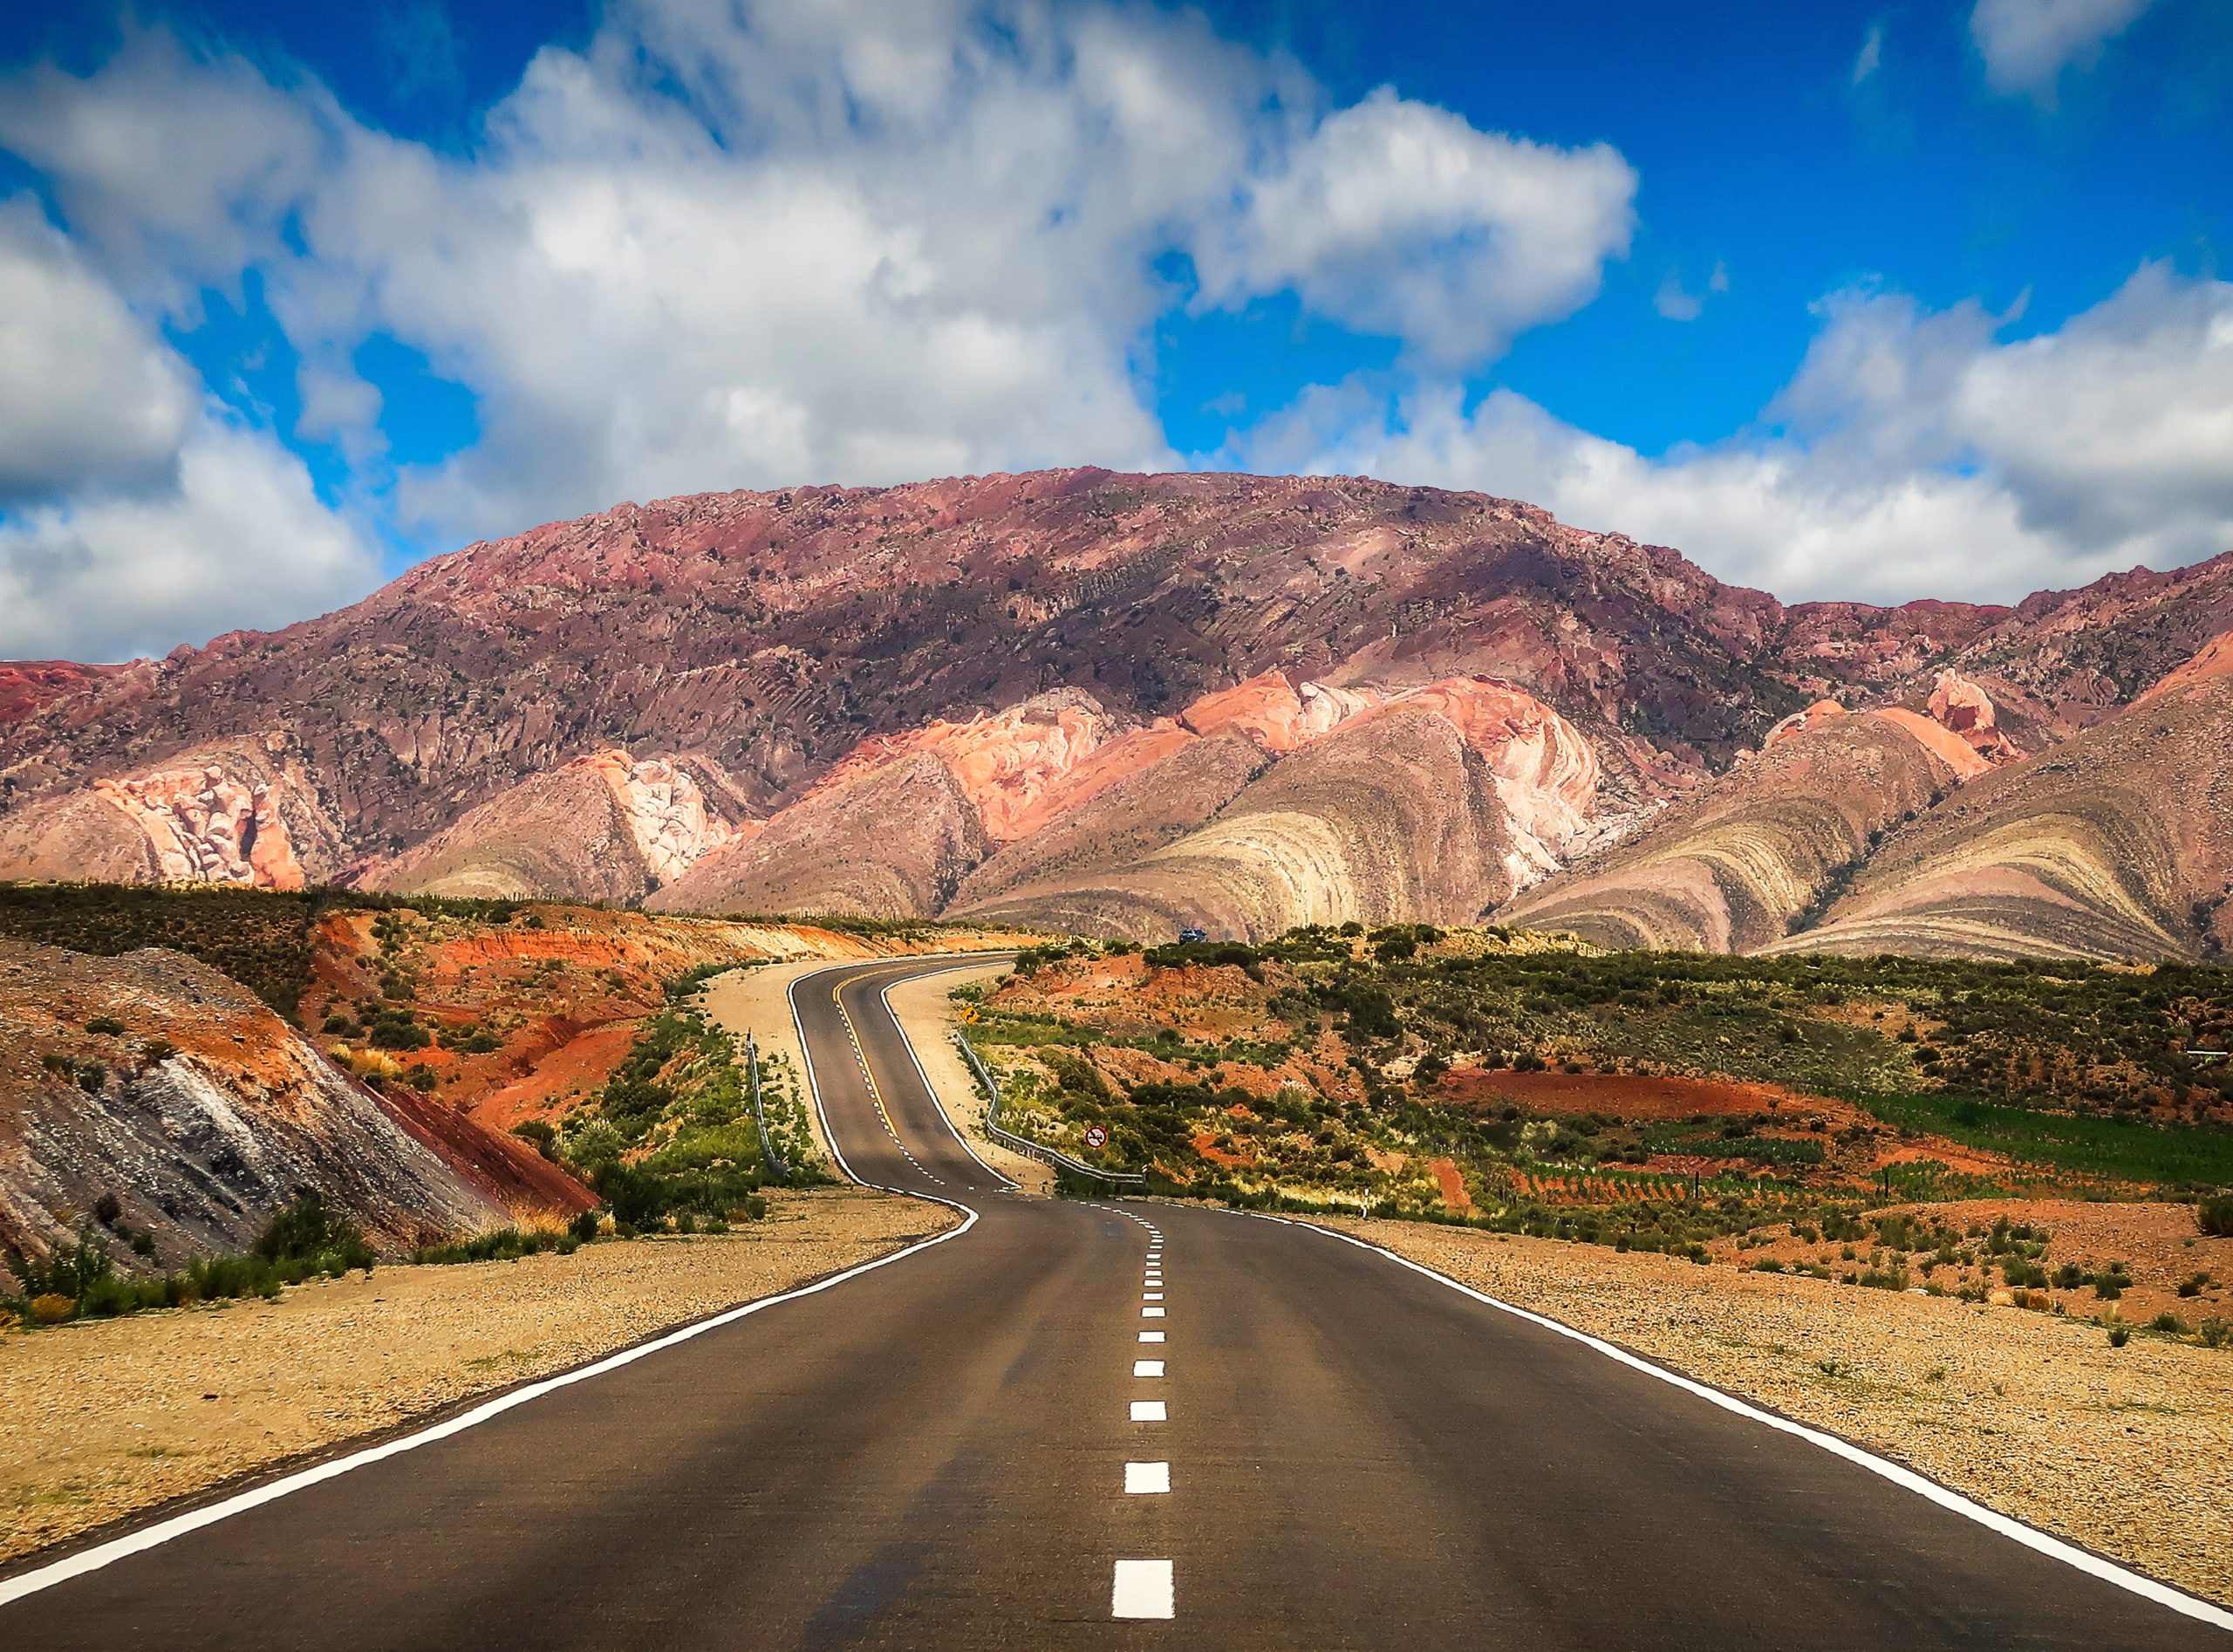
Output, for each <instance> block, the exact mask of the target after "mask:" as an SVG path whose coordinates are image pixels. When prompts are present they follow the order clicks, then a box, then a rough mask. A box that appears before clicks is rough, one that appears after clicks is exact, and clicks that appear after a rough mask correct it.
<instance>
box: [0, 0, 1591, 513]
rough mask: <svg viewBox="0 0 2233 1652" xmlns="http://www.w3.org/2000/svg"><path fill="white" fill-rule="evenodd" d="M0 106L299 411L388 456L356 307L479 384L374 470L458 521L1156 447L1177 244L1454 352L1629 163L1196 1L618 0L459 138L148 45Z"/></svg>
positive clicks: (1561, 263)
mask: <svg viewBox="0 0 2233 1652" xmlns="http://www.w3.org/2000/svg"><path fill="white" fill-rule="evenodd" d="M13 90H14V91H15V92H19V93H21V94H22V95H20V96H16V97H10V98H0V106H5V107H6V110H9V111H12V113H7V112H0V142H4V143H6V144H8V145H10V147H16V148H17V150H18V151H19V152H20V153H22V154H24V155H25V156H26V158H27V159H30V160H31V161H32V162H33V164H35V165H36V166H38V167H39V168H40V169H41V170H42V171H44V173H46V174H48V175H49V176H50V177H51V179H52V180H53V181H54V186H55V188H56V191H57V194H58V198H59V199H60V200H61V201H63V203H64V206H65V213H66V214H67V215H68V216H69V219H70V222H71V223H72V227H73V228H75V227H77V226H79V225H80V224H82V225H84V226H85V234H86V236H87V237H88V241H89V244H92V245H95V246H97V247H99V249H102V256H104V257H105V258H106V259H107V260H108V261H109V263H111V265H112V266H113V268H114V270H116V271H117V272H118V276H119V279H120V280H123V281H125V282H126V283H127V284H132V283H139V284H138V285H137V286H135V287H134V290H135V291H141V292H144V293H145V294H147V295H148V296H149V297H150V298H151V300H152V301H154V302H167V303H179V302H184V301H183V300H181V299H179V298H178V297H176V295H167V293H166V290H165V288H164V286H163V274H162V272H163V271H165V270H174V269H177V268H192V269H195V270H227V269H233V270H238V269H241V268H245V267H248V266H251V265H252V266H254V267H256V268H257V269H258V270H260V271H261V272H262V274H263V280H264V291H265V294H266V297H267V299H268V301H269V303H270V305H271V307H272V310H273V311H274V313H275V314H276V315H277V317H279V319H280V322H281V324H283V327H284V328H285V330H286V331H287V333H288V336H289V338H290V341H291V342H292V343H293V345H295V347H296V349H297V352H299V354H300V356H301V358H302V361H303V364H304V365H303V368H302V387H303V393H304V406H305V409H306V412H305V423H304V433H305V434H311V435H315V436H316V437H318V439H320V440H329V441H331V442H333V443H335V444H336V445H337V446H338V447H340V449H341V450H342V451H343V452H344V453H345V454H349V455H350V456H351V457H352V459H353V460H356V461H359V462H361V463H363V464H364V465H365V466H366V467H367V468H368V469H369V468H372V467H373V466H374V465H375V463H376V461H379V453H380V443H379V440H377V436H376V434H375V433H373V432H372V431H371V429H370V428H369V425H370V421H371V420H373V419H374V418H376V417H377V415H378V410H379V398H378V396H377V394H375V393H373V392H372V389H371V387H370V386H365V385H364V384H363V383H362V382H361V380H359V379H357V378H356V372H355V368H354V366H353V365H352V362H353V358H354V353H355V352H356V350H357V347H358V346H359V345H360V344H361V343H362V342H363V341H364V340H365V338H369V337H372V336H374V335H376V334H385V335H388V336H391V337H393V338H396V339H399V340H401V341H402V342H404V343H405V344H406V345H410V346H411V347H412V348H413V349H415V350H416V351H418V352H420V353H421V354H423V355H424V357H425V358H427V361H428V363H429V364H430V366H431V369H432V371H434V372H435V373H437V374H439V375H440V376H442V377H445V378H447V379H453V380H454V381H456V382H458V383H460V384H462V385H463V386H466V387H467V388H468V390H469V391H470V392H471V393H472V394H473V396H474V398H475V418H476V423H477V426H478V428H479V431H480V439H479V440H477V441H476V442H475V444H474V445H473V446H472V447H470V448H468V450H466V451H464V452H461V453H460V454H454V455H453V456H451V457H449V458H447V459H445V460H443V461H440V462H439V463H435V464H431V465H427V466H422V467H418V468H409V469H406V470H405V471H404V472H402V473H401V474H399V475H396V476H393V478H388V479H386V481H383V483H382V485H383V486H386V485H387V484H388V483H390V482H392V485H393V501H394V505H395V509H396V510H397V512H398V514H399V517H400V518H401V520H402V522H403V523H404V525H405V526H406V529H413V530H417V531H420V532H423V533H425V534H427V535H429V536H468V535H473V534H483V533H488V534H493V533H500V532H506V531H511V530H515V529H518V528H519V527H521V526H522V525H524V524H526V523H529V522H536V521H540V520H545V519H548V518H550V517H554V516H561V515H570V514H574V513H576V512H578V511H582V510H586V509H594V508H598V507H601V506H603V505H605V504H608V503H611V502H613V501H615V500H617V499H620V498H624V497H633V498H647V497H652V496H655V495H661V494H667V493H676V492H685V491H693V490H699V489H708V488H729V487H743V486H775V485H780V484H787V483H793V482H798V481H815V480H835V481H853V482H878V481H899V480H905V479H911V478H915V477H919V476H922V475H925V474H942V473H953V472H960V471H976V470H987V469H1014V468H1026V467H1030V466H1035V465H1041V464H1055V463H1077V462H1099V463H1104V464H1109V465H1111V466H1119V467H1123V466H1153V465H1163V464H1169V463H1171V462H1173V455H1172V454H1171V452H1170V450H1169V447H1168V446H1167V444H1166V443H1165V441H1164V437H1163V433H1162V428H1161V425H1160V422H1159V420H1157V417H1156V416H1155V414H1154V413H1153V410H1152V407H1151V391H1150V389H1149V387H1148V386H1147V385H1146V384H1145V382H1144V367H1145V365H1146V362H1145V358H1144V351H1145V350H1146V349H1147V348H1148V347H1149V341H1150V339H1151V324H1152V323H1153V321H1154V320H1155V318H1156V317H1157V316H1159V315H1162V314H1164V313H1166V312H1168V311H1171V309H1173V308H1174V307H1175V306H1177V305H1179V304H1184V303H1185V302H1186V301H1187V300H1188V298H1189V297H1190V294H1189V292H1188V290H1186V289H1185V288H1184V287H1182V286H1175V285H1174V284H1173V278H1172V277H1171V276H1170V275H1169V273H1168V272H1169V271H1170V270H1171V269H1172V268H1174V267H1182V266H1185V265H1187V264H1191V266H1192V269H1193V270H1197V271H1198V272H1199V276H1198V280H1199V285H1198V291H1197V292H1196V293H1194V294H1193V295H1192V296H1193V297H1196V298H1198V302H1200V303H1203V304H1240V303H1245V302H1246V301H1247V300H1249V299H1251V298H1253V297H1259V296H1262V295H1265V294H1268V293H1273V292H1277V291H1282V290H1294V291H1295V292H1296V293H1298V294H1299V295H1300V297H1301V300H1302V302H1303V304H1305V305H1306V306H1307V307H1308V308H1309V309H1310V310H1312V311H1315V312H1316V313H1318V314H1320V315H1322V316H1324V317H1328V318H1329V319H1331V320H1334V321H1335V322H1337V323H1339V324H1342V325H1345V326H1349V327H1353V328H1357V329H1362V330H1365V331H1373V332H1378V333H1384V334H1387V335H1389V336H1391V337H1394V338H1397V339H1399V340H1400V341H1401V344H1402V345H1403V349H1404V350H1405V351H1406V352H1409V353H1410V356H1412V357H1413V358H1417V359H1419V360H1421V361H1424V362H1428V363H1432V364H1435V365H1441V366H1459V365H1467V364H1470V363H1472V362H1477V361H1479V360H1483V359H1486V358H1488V357H1490V356H1492V355H1494V354H1495V353H1497V352H1499V351H1501V350H1502V349H1503V348H1504V346H1505V345H1506V343H1507V342H1508V341H1509V339H1510V338H1511V337H1512V336H1513V333H1514V332H1516V331H1519V330H1520V329H1522V328H1524V327H1526V326H1528V325H1531V324H1536V323H1539V322H1541V321H1545V320H1548V319H1551V318H1554V317H1558V316H1561V315H1564V314H1566V313H1567V312H1569V311H1572V310H1573V309H1574V308H1575V307H1576V306H1578V305H1580V304H1583V303H1585V302H1587V301H1588V297H1590V295H1591V294H1592V293H1594V292H1595V290H1596V287H1597V283H1598V280H1599V274H1600V271H1601V268H1602V265H1603V263H1604V262H1605V261H1606V260H1607V259H1608V258H1610V257H1615V256H1620V254H1621V253H1622V251H1623V250H1624V249H1625V248H1626V246H1627V243H1628V236H1629V223H1630V221H1631V216H1632V208H1631V201H1632V197H1633V195H1634V191H1635V175H1634V174H1633V173H1632V172H1631V171H1630V170H1629V167H1628V166H1627V164H1626V163H1625V162H1624V161H1623V160H1622V159H1621V158H1620V156H1619V155H1618V154H1615V153H1614V152H1613V151H1612V150H1610V149H1608V148H1606V147H1602V146H1599V147H1593V148H1588V149H1581V150H1566V149H1560V148H1554V147H1546V146H1540V145H1535V144H1531V143H1529V142H1526V140H1522V139H1518V138H1513V137H1507V136H1504V135H1501V134H1498V133H1483V132H1479V131H1477V130H1475V129H1474V128H1472V126H1468V125H1467V124H1466V123H1465V121H1464V120H1462V119H1459V118H1458V117H1457V116H1455V115H1452V114H1450V113H1446V112H1444V111H1441V110H1437V109H1431V108H1428V107H1426V106H1422V105H1419V104H1416V103H1410V102H1407V101H1405V100H1404V99H1401V98H1399V97H1397V96H1396V95H1395V94H1394V93H1392V92H1384V91H1383V92H1376V93H1375V94H1373V95H1372V96H1370V97H1369V98H1368V99H1365V100H1364V101H1363V102H1362V103H1361V104H1358V105H1356V106H1353V107H1350V108H1348V109H1336V108H1331V107H1329V106H1328V100H1327V99H1326V97H1325V94H1324V92H1323V91H1322V89H1321V88H1320V87H1319V86H1317V85H1316V84H1315V82H1313V81H1312V80H1311V79H1309V78H1308V76H1307V75H1306V74H1304V73H1303V72H1301V70H1300V69H1299V68H1298V67H1296V66H1295V65H1294V64H1293V63H1291V62H1289V61H1287V60H1286V59H1284V58H1280V57H1278V56H1267V55H1266V54H1264V53H1261V52H1259V51H1253V50H1251V49H1248V48H1246V47H1242V46H1239V45H1235V44H1233V43H1230V42H1227V41H1225V40H1222V39H1220V38H1218V37H1217V36H1216V35H1215V34H1214V33H1213V32H1212V31H1211V29H1210V26H1209V24H1207V23H1206V21H1205V20H1204V19H1203V18H1202V17H1199V16H1198V15H1197V14H1192V13H1173V12H1166V11H1162V10H1152V9H1148V8H1137V9H1135V8H1130V7H1126V8H1114V7H1098V6H1073V5H1053V4H1048V3H1041V0H994V3H992V4H990V5H985V4H974V3H962V0H910V3H892V0H842V3H837V0H833V3H821V0H734V3H731V0H721V3H713V0H633V3H621V4H617V5H615V6H613V7H611V9H609V10H607V12H606V13H605V15H604V19H603V21H602V22H601V24H600V25H599V28H598V32H597V33H596V34H595V36H594V37H593V38H591V40H590V42H589V43H588V44H586V45H585V46H584V47H583V48H582V49H580V50H578V51H574V50H567V49H562V48H559V47H555V46H554V47H547V48H545V49H544V50H543V51H541V52H539V53H538V54H537V55H536V58H534V59H533V61H532V63H531V64H530V65H529V68H528V70H527V72H526V73H525V74H524V76H523V78H522V81H521V83H520V85H519V86H518V87H517V88H516V91H515V92H513V93H512V94H511V95H510V96H509V97H508V98H507V99H504V100H503V101H502V103H500V104H499V105H498V106H496V107H495V109H493V110H492V111H491V112H490V113H489V114H488V118H487V121H486V124H485V128H484V129H483V131H482V132H481V133H480V134H479V136H478V140H477V141H476V143H475V147H474V148H473V150H472V151H471V153H470V154H466V155H464V156H453V155H447V154H439V153H436V152H434V151H433V150H431V149H429V148H427V147H423V146H420V145H418V144H414V143H410V142H406V141H401V140H397V139H395V138H393V136H391V135H389V134H386V133H381V132H379V131H377V130H373V129H371V128H369V127H367V126H364V125H362V124H360V123H359V122H357V121H356V120H354V119H352V118H351V117H349V116H348V115H347V114H346V113H345V112H343V111H341V110H340V109H339V108H338V106H337V105H336V104H335V103H334V101H333V100H332V99H331V97H330V96H328V95H327V94H326V93H325V92H324V91H323V90H322V89H320V88H319V87H318V86H317V85H314V84H311V83H308V82H305V81H302V80H300V79H296V80H289V79H285V78H284V77H280V78H277V79H275V78H273V77H271V76H269V75H266V74H264V73H263V72H260V71H258V70H256V69H254V68H252V67H250V66H249V65H245V64H244V63H242V61H240V60H238V59H236V58H226V57H222V56H214V55H207V54H205V55H196V54H195V53H191V52H188V51H185V50H184V49H182V48H181V47H180V46H178V45H177V44H175V43H174V42H173V41H171V40H170V39H169V38H167V37H165V36H162V35H160V34H140V35H137V36H134V37H133V38H131V39H130V40H129V41H128V43H127V44H126V49H125V50H124V51H123V52H122V54H121V55H120V57H119V58H117V59H116V60H115V61H114V62H113V63H112V64H110V65H107V66H106V67H104V68H103V69H102V70H100V71H99V72H97V73H95V74H94V75H93V76H92V78H91V79H85V80H80V79H72V78H70V77H68V76H66V75H63V74H61V73H59V72H55V71H51V70H50V71H44V72H41V73H40V74H38V75H37V76H34V77H32V78H31V79H29V80H28V81H26V82H24V83H23V84H22V85H19V86H17V87H16V88H14V89H13ZM170 144H176V145H177V146H179V147H180V153H181V155H182V157H183V159H182V160H181V162H180V164H179V165H178V166H177V167H174V168H171V169H169V170H170V171H172V172H174V173H175V174H176V175H177V176H178V179H179V182H178V185H177V188H176V190H175V192H174V194H168V195H166V198H164V199H161V200H151V199H150V198H149V197H150V193H151V189H152V188H153V186H152V185H151V184H150V183H149V180H150V179H153V178H158V177H164V176H166V172H167V169H166V168H165V167H161V166H157V165H154V164H152V157H154V155H156V154H161V153H163V152H164V150H165V148H166V146H167V145H170ZM188 242H191V243H192V244H191V245H190V246H188V245H186V244H184V243H188ZM1174 255H1175V257H1176V264H1174Z"/></svg>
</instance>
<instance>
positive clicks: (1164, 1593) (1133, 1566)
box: [1109, 1560, 1178, 1618]
mask: <svg viewBox="0 0 2233 1652" xmlns="http://www.w3.org/2000/svg"><path fill="white" fill-rule="evenodd" d="M1172 1593H1173V1591H1172V1587H1171V1562H1170V1561H1168V1560H1119V1561H1117V1581H1116V1587H1114V1588H1113V1589H1111V1590H1110V1597H1109V1615H1110V1616H1111V1617H1116V1618H1169V1617H1176V1616H1178V1613H1177V1611H1176V1610H1175V1609H1174V1608H1173V1605H1172V1601H1171V1596H1172Z"/></svg>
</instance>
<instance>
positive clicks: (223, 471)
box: [0, 197, 377, 659]
mask: <svg viewBox="0 0 2233 1652" xmlns="http://www.w3.org/2000/svg"><path fill="white" fill-rule="evenodd" d="M376 571H377V563H376V561H375V559H374V558H373V557H372V556H371V555H370V554H369V553H368V552H367V551H366V550H365V549H364V547H363V544H362V543H361V541H360V540H359V536H358V535H357V534H356V532H355V531H354V529H352V528H351V527H350V526H349V525H348V524H346V523H345V522H344V521H343V520H342V519H341V518H339V517H338V516H337V515H335V514H334V513H333V512H331V510H329V509H327V508H326V507H325V505H324V504H323V503H322V502H320V501H319V500H318V496H317V494H316V492H315V490H314V489H313V488H312V487H311V479H310V475H309V473H308V472H307V471H306V470H305V469H304V466H303V463H302V461H300V460H299V459H297V458H296V457H295V456H294V455H293V454H290V453H288V452H287V451H286V450H285V449H284V448H283V447H280V445H279V444H278V443H277V441H276V440H273V439H272V438H271V437H270V435H269V434H263V433H256V432H252V431H249V430H247V429H245V428H243V427H241V426H239V425H238V424H237V423H236V422H235V421H234V420H231V419H230V418H229V416H228V415H226V414H225V413H222V411H221V410H219V409H217V408H215V406H211V405H209V404H208V403H207V402H206V400H205V399H204V397H203V396H202V394H201V392H200V391H199V389H198V387H197V386H196V383H195V376H194V373H193V371H192V369H191V368H189V367H188V365H187V364H186V362H185V361H183V360H182V359H181V358H180V357H179V355H178V353H177V352H175V351H174V350H173V349H172V348H171V347H170V346H169V345H167V344H166V343H165V342H163V340H162V339H161V338H160V337H159V336H158V335H157V333H156V332H155V331H154V326H153V325H152V324H151V323H149V322H148V321H147V320H146V319H145V318H143V317H140V315H138V314H136V313H135V312H134V311H133V309H132V308H131V306H130V305H128V304H126V302H125V300H124V298H123V297H122V296H121V295H120V293H119V292H118V291H117V290H116V289H115V288H114V287H113V285H111V284H110V283H108V282H107V281H106V279H105V278H103V277H102V276H100V275H99V273H98V272H97V271H95V270H92V268H90V267H89V266H88V264H87V263H85V260H84V259H83V257H81V256H79V252H78V250H77V249H75V248H73V247H72V245H71V244H70V242H67V241H66V240H65V238H64V237H63V236H61V235H59V234H58V232H57V231H55V230H54V229H52V228H51V226H50V225H49V224H48V223H47V222H46V220H45V218H44V215H43V214H42V213H41V211H40V210H39V208H38V204H37V203H36V202H35V201H31V200H30V199H29V198H28V197H24V198H18V199H17V200H14V201H6V202H0V659H9V658H17V659H19V658H24V657H26V656H30V657H36V658H40V659H45V658H51V657H65V658H73V659H124V658H127V657H129V656H130V655H132V654H134V653H151V652H152V653H160V652H164V651H166V650H167V649H169V648H170V647H172V646H173V645H175V644H176V643H178V642H180V641H181V640H187V639H191V640H194V641H197V642H198V641H201V640H203V639H205V638H208V637H210V636H212V635H214V634H215V633H216V632H219V631H229V630H231V629H233V628H235V627H236V626H243V625H283V624H286V623H287V622H289V621H290V620H294V619H297V618H301V617H302V615H303V614H304V613H305V612H306V611H311V610H312V609H315V608H318V607H322V606H328V605H331V604H332V603H334V602H336V601H338V600H341V599H344V598H345V597H352V596H355V595H358V594H359V593H360V592H362V591H363V590H364V589H365V587H366V586H367V585H368V584H370V583H371V581H372V577H373V575H374V574H375V572H376Z"/></svg>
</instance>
